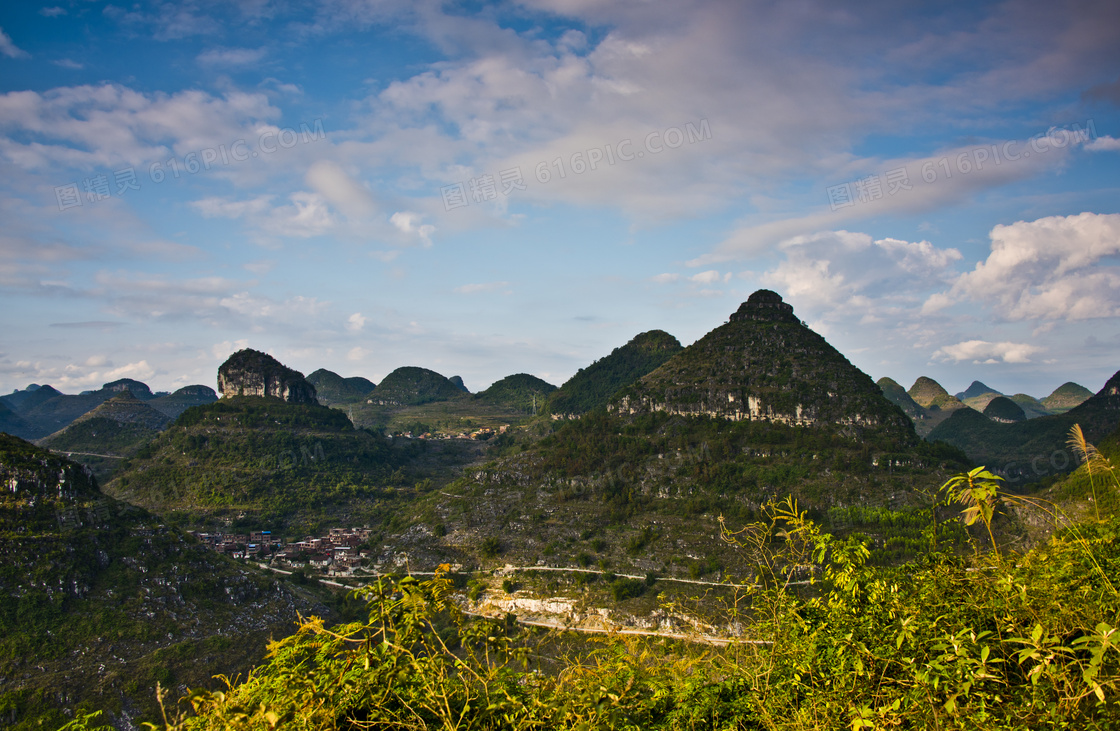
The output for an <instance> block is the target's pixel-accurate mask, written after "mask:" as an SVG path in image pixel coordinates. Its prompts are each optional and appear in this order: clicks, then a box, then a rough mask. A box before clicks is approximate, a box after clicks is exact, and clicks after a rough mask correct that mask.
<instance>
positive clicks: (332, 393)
mask: <svg viewBox="0 0 1120 731" xmlns="http://www.w3.org/2000/svg"><path fill="white" fill-rule="evenodd" d="M307 382H308V383H310V384H311V385H312V386H314V387H315V394H316V396H317V397H318V399H319V403H321V404H323V405H324V406H330V405H331V404H348V403H358V402H359V401H361V400H362V399H364V398H365V397H366V396H367V395H368V394H369V392H370V391H372V390H373V389H374V388H375V387H376V384H375V383H374V382H373V381H371V380H369V379H368V378H362V377H361V376H351V377H350V378H343V377H342V376H340V375H338V374H337V373H335V372H333V371H328V370H327V369H326V368H320V369H318V370H317V371H314V372H313V373H311V375H309V376H308V377H307Z"/></svg>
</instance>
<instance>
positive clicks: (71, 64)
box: [51, 58, 86, 71]
mask: <svg viewBox="0 0 1120 731" xmlns="http://www.w3.org/2000/svg"><path fill="white" fill-rule="evenodd" d="M51 63H53V64H54V65H55V66H59V67H61V68H64V69H71V70H73V71H81V70H82V69H84V68H85V67H86V65H85V64H84V63H78V62H77V61H75V60H73V59H69V58H60V59H58V60H56V61H51Z"/></svg>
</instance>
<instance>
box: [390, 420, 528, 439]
mask: <svg viewBox="0 0 1120 731" xmlns="http://www.w3.org/2000/svg"><path fill="white" fill-rule="evenodd" d="M507 431H509V424H502V425H501V426H500V427H498V428H497V429H496V430H495V429H491V428H490V427H488V426H484V427H482V428H481V429H475V430H474V431H464V432H459V433H458V434H448V433H444V432H435V433H433V432H430V431H426V432H424V433H423V434H417V435H414V434H413V433H412V432H410V431H406V432H401V433H399V434H396V435H390V436H396V437H403V438H405V439H476V440H482V441H484V440H486V439H489V438H490V437H492V436H494V435H496V434H505V433H506V432H507Z"/></svg>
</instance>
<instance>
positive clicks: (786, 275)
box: [761, 230, 961, 320]
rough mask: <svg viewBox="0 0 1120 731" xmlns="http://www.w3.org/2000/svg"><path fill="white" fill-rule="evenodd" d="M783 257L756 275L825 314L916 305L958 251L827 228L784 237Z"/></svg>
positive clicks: (847, 315) (815, 314) (812, 312)
mask: <svg viewBox="0 0 1120 731" xmlns="http://www.w3.org/2000/svg"><path fill="white" fill-rule="evenodd" d="M778 248H779V250H780V251H781V252H782V253H783V254H784V259H783V260H782V261H781V262H780V263H779V264H778V265H777V266H776V267H774V268H773V269H770V270H769V271H767V272H765V273H764V274H763V275H762V276H761V281H762V283H763V284H765V285H767V286H770V287H772V288H774V289H775V290H777V291H778V292H779V293H780V294H781V295H782V296H783V297H786V298H787V299H790V300H794V301H796V303H797V306H798V309H799V312H800V311H801V310H804V312H803V313H801V314H802V317H805V316H806V315H808V316H810V317H812V318H821V319H826V320H837V319H841V320H843V319H851V318H855V317H859V318H869V317H870V318H873V319H878V318H880V317H882V316H883V315H884V314H885V313H889V312H896V313H897V312H899V311H903V310H905V311H911V310H914V309H916V308H917V306H918V303H919V302H920V301H921V300H920V296H921V294H922V293H924V292H926V291H928V290H930V289H931V288H934V287H937V286H944V284H945V283H947V281H949V278H950V277H951V276H953V275H955V273H956V272H955V271H954V270H953V269H952V266H953V264H954V263H955V262H956V261H959V260H960V258H961V254H960V252H959V251H957V250H956V249H939V248H937V247H936V246H934V245H933V244H931V243H930V242H928V241H918V242H908V241H901V240H898V239H890V238H887V239H879V240H872V238H871V237H870V236H869V235H867V234H865V233H857V232H850V231H843V230H841V231H826V232H821V233H816V234H811V235H808V236H796V237H794V238H791V239H788V240H786V241H783V242H782V243H781V244H780V245H779V247H778Z"/></svg>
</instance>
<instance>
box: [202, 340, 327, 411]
mask: <svg viewBox="0 0 1120 731" xmlns="http://www.w3.org/2000/svg"><path fill="white" fill-rule="evenodd" d="M218 390H219V391H221V393H222V398H230V397H232V396H271V397H272V398H278V399H280V400H282V401H285V402H287V403H289V404H316V405H317V404H318V403H319V400H318V398H317V397H316V395H315V387H314V386H312V385H311V384H310V383H308V382H307V380H306V379H305V378H304V377H303V374H302V373H300V372H299V371H295V370H292V369H291V368H288V367H287V366H285V365H283V364H282V363H280V361H278V360H276V359H275V358H273V357H272V356H271V355H268V354H267V353H262V352H260V351H259V350H251V349H249V348H246V349H245V350H239V351H237V352H236V353H234V354H233V355H231V356H230V357H229V358H228V359H227V360H226V362H225V363H222V365H221V366H220V367H219V368H218Z"/></svg>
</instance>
